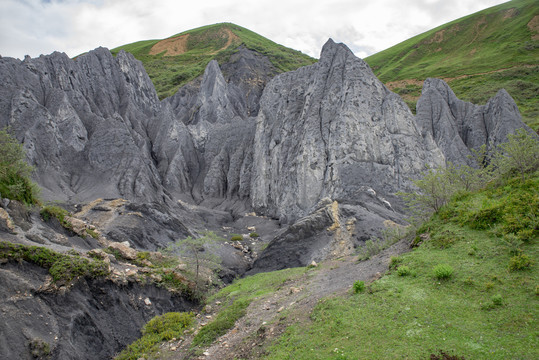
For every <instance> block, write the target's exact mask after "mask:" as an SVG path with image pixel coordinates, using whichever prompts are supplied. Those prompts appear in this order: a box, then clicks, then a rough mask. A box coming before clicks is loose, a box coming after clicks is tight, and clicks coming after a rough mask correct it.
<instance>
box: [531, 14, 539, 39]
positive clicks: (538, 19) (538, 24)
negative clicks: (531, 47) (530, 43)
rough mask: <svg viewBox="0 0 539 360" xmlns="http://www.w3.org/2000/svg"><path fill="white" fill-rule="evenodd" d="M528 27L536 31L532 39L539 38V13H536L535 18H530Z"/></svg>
mask: <svg viewBox="0 0 539 360" xmlns="http://www.w3.org/2000/svg"><path fill="white" fill-rule="evenodd" d="M528 29H530V31H531V32H532V33H535V34H533V35H532V39H533V40H539V15H535V16H534V17H533V19H531V20H530V22H529V23H528Z"/></svg>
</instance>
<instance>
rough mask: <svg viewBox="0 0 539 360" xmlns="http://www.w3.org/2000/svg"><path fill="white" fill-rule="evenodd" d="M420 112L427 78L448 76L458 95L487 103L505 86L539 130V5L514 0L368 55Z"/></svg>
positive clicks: (382, 75) (381, 75)
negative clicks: (421, 94) (422, 93)
mask: <svg viewBox="0 0 539 360" xmlns="http://www.w3.org/2000/svg"><path fill="white" fill-rule="evenodd" d="M365 61H367V63H368V64H369V65H370V66H371V67H372V69H373V71H374V73H375V74H376V75H377V76H378V77H379V78H380V80H382V81H383V82H384V83H385V84H386V85H387V86H388V87H389V88H390V89H392V90H393V91H395V92H397V93H398V94H399V95H401V96H403V98H404V99H405V100H406V102H407V103H408V105H409V106H410V107H411V108H412V110H415V103H416V101H417V99H418V98H419V95H420V93H421V86H422V82H423V81H424V80H425V79H426V78H428V77H437V78H442V79H444V80H445V81H446V82H448V84H449V85H450V86H451V88H452V89H453V90H454V91H455V93H456V94H457V96H458V97H459V98H461V99H463V100H466V101H470V102H472V103H474V104H482V103H485V102H486V101H487V100H488V99H489V98H490V97H492V96H493V95H494V94H496V92H497V91H498V90H500V89H501V88H505V89H506V90H507V91H508V92H509V93H510V94H511V95H512V96H513V98H514V99H515V101H516V103H517V105H518V107H519V109H520V112H521V114H522V117H523V120H524V122H526V123H527V124H528V125H530V126H531V127H532V128H533V129H534V130H536V131H537V130H539V120H538V119H539V98H538V96H537V94H539V3H538V2H537V1H534V0H513V1H510V2H507V3H505V4H501V5H498V6H494V7H491V8H488V9H485V10H483V11H479V12H477V13H475V14H472V15H469V16H466V17H463V18H460V19H457V20H454V21H452V22H450V23H447V24H445V25H442V26H439V27H437V28H435V29H432V30H430V31H427V32H425V33H423V34H420V35H417V36H415V37H413V38H411V39H409V40H406V41H404V42H402V43H400V44H397V45H395V46H393V47H391V48H389V49H387V50H384V51H381V52H379V53H376V54H374V55H371V56H369V57H367V58H366V59H365Z"/></svg>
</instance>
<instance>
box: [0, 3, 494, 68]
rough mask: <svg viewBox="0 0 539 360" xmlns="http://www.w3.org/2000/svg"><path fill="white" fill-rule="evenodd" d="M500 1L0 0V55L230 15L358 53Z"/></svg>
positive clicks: (301, 43) (103, 41)
mask: <svg viewBox="0 0 539 360" xmlns="http://www.w3.org/2000/svg"><path fill="white" fill-rule="evenodd" d="M502 2H504V1H503V0H501V1H500V0H455V1H445V0H409V1H402V0H377V1H372V0H335V1H316V2H313V1H312V0H310V1H307V0H274V1H266V0H263V1H252V0H234V1H232V0H221V1H218V0H207V1H198V2H193V1H189V2H184V1H177V0H158V1H146V0H22V1H21V0H2V5H1V7H2V11H1V12H0V54H1V55H2V56H13V57H19V58H22V57H23V56H24V55H26V54H29V55H31V56H39V55H40V54H42V53H44V54H47V53H51V52H53V51H55V50H58V51H63V52H66V53H67V54H68V55H69V56H76V55H78V54H80V53H83V52H85V51H88V50H91V49H94V48H96V47H98V46H105V47H108V48H114V47H116V46H119V45H122V44H126V43H130V42H134V41H138V40H146V39H160V38H164V37H167V36H171V35H173V34H176V33H179V32H181V31H185V30H189V29H192V28H195V27H198V26H202V25H208V24H213V23H218V22H233V23H236V24H238V25H240V26H243V27H246V28H248V29H250V30H253V31H255V32H257V33H259V34H261V35H263V36H266V37H268V38H270V39H271V40H273V41H275V42H277V43H280V44H283V45H285V46H289V47H292V48H294V49H297V50H300V51H303V52H304V53H307V54H309V55H311V56H314V57H317V56H318V55H319V52H320V49H321V47H322V45H323V44H324V43H325V41H326V40H327V39H328V38H330V37H331V38H333V39H334V40H335V41H338V42H344V43H345V44H347V45H348V47H349V48H350V49H352V51H354V52H355V53H356V55H358V56H361V57H365V56H368V55H370V54H372V53H375V52H377V51H381V50H384V49H386V48H388V47H390V46H392V45H395V44H397V43H399V42H401V41H403V40H406V39H408V38H410V37H411V36H414V35H417V34H419V33H421V32H424V31H427V30H429V29H431V28H434V27H436V26H439V25H442V24H444V23H446V22H449V21H451V20H454V19H457V18H459V17H462V16H465V15H468V14H470V13H473V12H475V11H479V10H482V9H484V8H487V7H489V6H493V5H496V4H500V3H502Z"/></svg>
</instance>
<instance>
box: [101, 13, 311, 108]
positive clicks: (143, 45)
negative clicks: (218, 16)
mask: <svg viewBox="0 0 539 360" xmlns="http://www.w3.org/2000/svg"><path fill="white" fill-rule="evenodd" d="M242 46H243V47H245V48H247V49H249V50H253V51H256V52H258V53H260V54H262V55H265V56H267V57H268V59H269V61H270V62H271V64H272V65H273V66H274V67H275V73H280V72H287V71H291V70H295V69H297V68H299V67H301V66H304V65H310V64H312V63H314V62H315V61H316V60H315V59H313V58H311V57H309V56H308V55H305V54H303V53H301V52H299V51H296V50H293V49H290V48H287V47H284V46H282V45H279V44H277V43H274V42H273V41H271V40H268V39H266V38H265V37H263V36H260V35H258V34H256V33H255V32H253V31H250V30H248V29H245V28H243V27H241V26H238V25H235V24H231V23H220V24H214V25H208V26H203V27H199V28H196V29H192V30H187V31H184V32H181V33H179V34H176V35H173V36H170V37H168V38H166V39H161V40H145V41H138V42H135V43H132V44H127V45H122V46H119V47H117V48H115V49H112V50H111V52H112V53H113V54H114V55H116V54H117V53H118V52H119V51H120V50H124V51H126V52H130V53H131V54H133V56H134V57H135V58H136V59H138V60H140V61H142V63H143V65H144V68H145V69H146V72H147V73H148V75H149V76H150V79H152V82H153V83H154V85H155V89H156V91H157V94H158V96H159V98H160V99H163V98H165V97H169V96H171V95H173V94H174V93H176V91H177V90H178V89H179V88H180V87H181V86H182V85H185V84H186V83H188V82H189V81H191V80H193V79H195V78H197V77H199V76H200V75H202V74H203V72H204V69H205V68H206V65H208V63H209V62H210V61H211V60H217V61H218V62H219V64H221V65H222V64H224V63H226V62H227V61H228V60H229V59H230V56H231V55H233V54H234V53H236V52H237V51H238V48H240V47H242Z"/></svg>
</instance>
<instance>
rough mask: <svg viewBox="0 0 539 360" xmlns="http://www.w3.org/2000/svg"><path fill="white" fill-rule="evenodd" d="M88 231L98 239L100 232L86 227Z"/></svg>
mask: <svg viewBox="0 0 539 360" xmlns="http://www.w3.org/2000/svg"><path fill="white" fill-rule="evenodd" d="M86 233H87V234H88V235H90V236H91V237H93V238H94V239H98V238H99V234H98V233H97V231H95V230H92V229H86Z"/></svg>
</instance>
